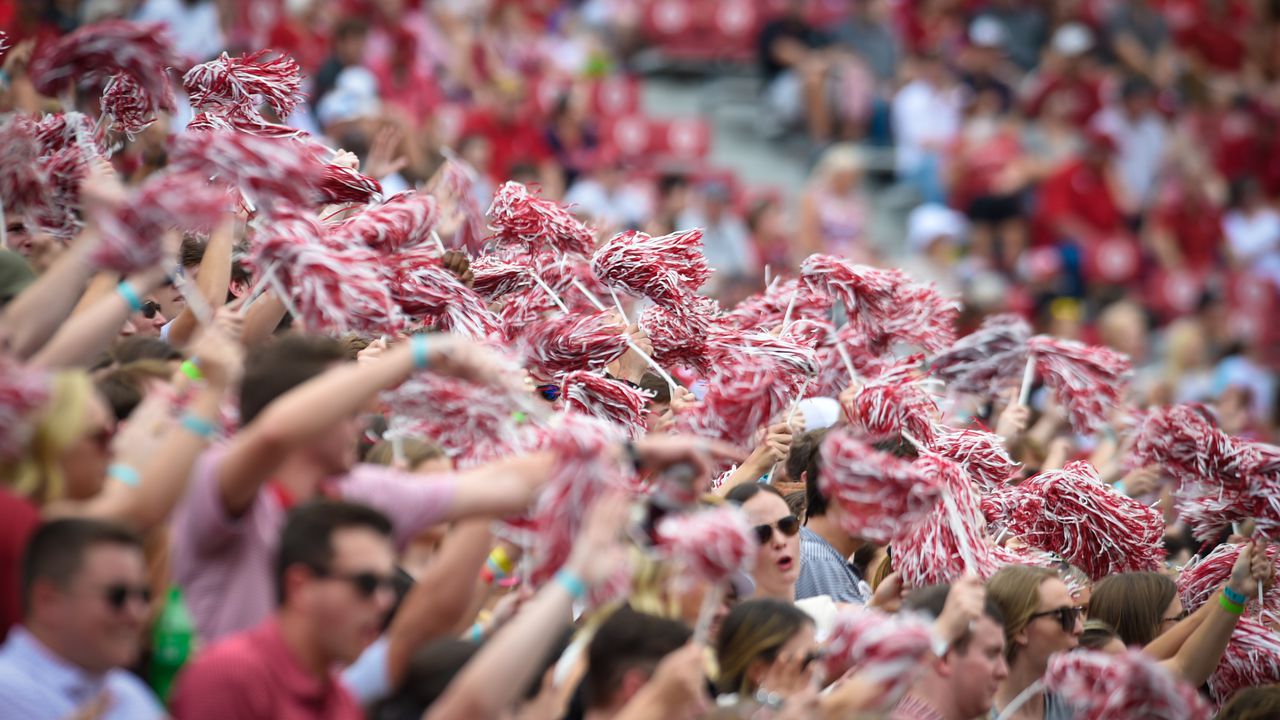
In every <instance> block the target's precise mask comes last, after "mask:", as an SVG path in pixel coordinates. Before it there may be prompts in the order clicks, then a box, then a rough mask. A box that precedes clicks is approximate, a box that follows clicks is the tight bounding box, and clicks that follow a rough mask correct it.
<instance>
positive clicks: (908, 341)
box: [859, 282, 960, 352]
mask: <svg viewBox="0 0 1280 720" xmlns="http://www.w3.org/2000/svg"><path fill="white" fill-rule="evenodd" d="M895 295H896V296H895V298H894V300H893V303H892V304H890V305H889V307H888V308H887V310H886V312H884V313H883V314H882V315H879V316H875V317H874V319H873V317H872V316H859V321H860V322H861V324H863V325H865V326H866V327H868V329H869V331H870V332H872V333H873V334H874V337H873V339H872V343H871V345H872V347H874V348H879V349H880V350H881V351H888V350H889V348H891V347H892V346H893V345H894V344H895V343H902V344H904V345H909V346H912V347H919V348H923V349H924V350H927V351H929V352H937V351H939V350H942V349H944V348H947V347H950V346H951V344H952V343H954V342H955V340H956V330H955V325H956V321H957V320H958V319H959V317H960V304H959V303H958V302H956V301H955V300H953V299H950V298H946V297H943V296H942V294H941V293H939V292H938V289H937V288H936V287H934V286H933V285H932V284H924V285H922V284H918V283H910V282H904V283H902V284H901V285H899V286H898V288H897V291H896V293H895Z"/></svg>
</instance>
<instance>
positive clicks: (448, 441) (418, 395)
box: [383, 372, 520, 458]
mask: <svg viewBox="0 0 1280 720" xmlns="http://www.w3.org/2000/svg"><path fill="white" fill-rule="evenodd" d="M383 399H384V400H385V401H386V403H387V406H388V410H389V411H390V415H391V421H390V427H389V428H388V430H387V437H388V439H393V438H397V437H402V438H421V439H424V440H428V441H430V442H433V443H435V444H437V445H439V446H440V447H442V448H444V451H445V452H446V453H447V454H448V455H449V456H450V457H453V458H466V457H468V456H470V455H471V454H473V453H475V452H477V451H479V450H480V448H483V447H487V446H492V445H495V444H497V445H503V446H516V445H518V444H519V442H520V436H519V433H518V432H517V429H516V427H515V425H514V423H513V422H512V412H513V410H514V407H513V406H512V402H511V398H509V397H507V396H504V395H502V394H500V393H495V392H493V388H491V387H483V386H480V385H475V384H473V383H468V382H463V381H461V380H454V379H453V378H447V377H443V376H441V375H436V374H434V373H429V372H423V373H417V374H415V375H414V376H413V377H412V378H410V379H409V380H406V381H405V382H404V383H403V384H401V385H400V387H398V388H396V389H395V390H393V391H391V392H389V393H386V394H384V395H383Z"/></svg>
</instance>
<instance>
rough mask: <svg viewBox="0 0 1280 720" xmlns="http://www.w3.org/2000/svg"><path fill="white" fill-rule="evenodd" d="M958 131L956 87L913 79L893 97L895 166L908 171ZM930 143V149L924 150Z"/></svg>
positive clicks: (958, 93)
mask: <svg viewBox="0 0 1280 720" xmlns="http://www.w3.org/2000/svg"><path fill="white" fill-rule="evenodd" d="M959 132H960V90H959V89H958V88H935V87H934V86H933V85H930V84H929V83H926V82H924V81H923V80H916V81H914V82H911V83H909V84H907V85H906V86H905V87H903V88H902V89H901V90H899V91H898V94H897V95H895V96H894V98H893V138H894V142H895V143H896V145H897V156H896V157H897V169H898V172H899V173H909V172H911V171H913V170H915V169H916V168H917V167H919V166H920V164H921V163H922V162H923V161H924V158H925V156H926V155H927V154H929V153H932V152H937V150H938V148H939V147H940V146H943V145H946V144H947V143H950V142H951V141H952V140H954V139H955V137H956V134H957V133H959ZM926 145H932V146H933V149H926V148H925V146H926Z"/></svg>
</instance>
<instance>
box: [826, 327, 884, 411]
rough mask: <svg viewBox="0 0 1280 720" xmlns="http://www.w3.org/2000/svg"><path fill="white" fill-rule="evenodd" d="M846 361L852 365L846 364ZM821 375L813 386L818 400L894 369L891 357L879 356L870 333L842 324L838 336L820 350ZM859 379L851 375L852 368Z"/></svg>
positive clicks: (837, 393)
mask: <svg viewBox="0 0 1280 720" xmlns="http://www.w3.org/2000/svg"><path fill="white" fill-rule="evenodd" d="M845 358H848V360H849V362H848V363H845ZM817 361H818V374H817V375H816V376H815V380H814V382H813V384H811V385H810V386H809V387H810V395H811V396H814V397H835V396H838V395H839V394H840V393H841V392H843V391H844V390H845V388H847V387H849V386H850V385H851V384H853V383H855V382H862V381H863V380H865V379H866V378H874V377H876V376H878V375H880V374H882V373H884V372H885V371H887V370H889V369H891V368H892V367H893V363H894V362H895V361H894V358H893V356H891V355H885V356H883V357H882V356H880V355H877V354H875V353H874V352H873V351H872V349H871V346H870V345H869V344H868V339H867V336H866V334H865V333H864V332H863V331H862V329H861V328H859V327H857V326H855V325H842V326H841V327H840V329H839V330H837V331H836V334H835V337H834V338H833V339H831V340H830V342H829V344H825V345H823V346H820V347H819V348H818V352H817ZM850 365H852V367H853V372H854V373H856V374H857V376H856V377H855V376H853V375H850V373H849V366H850Z"/></svg>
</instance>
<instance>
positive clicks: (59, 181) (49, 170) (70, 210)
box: [29, 143, 89, 238]
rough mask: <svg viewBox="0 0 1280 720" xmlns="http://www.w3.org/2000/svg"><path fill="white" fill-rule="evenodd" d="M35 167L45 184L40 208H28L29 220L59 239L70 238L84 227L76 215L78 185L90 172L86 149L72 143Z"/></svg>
mask: <svg viewBox="0 0 1280 720" xmlns="http://www.w3.org/2000/svg"><path fill="white" fill-rule="evenodd" d="M37 167H38V172H39V174H40V175H41V176H42V177H43V178H44V179H45V183H46V184H45V188H44V194H43V196H42V197H41V198H40V202H39V204H38V205H35V206H32V207H30V208H29V213H30V217H31V219H32V220H34V221H35V224H36V226H37V227H39V228H40V229H41V230H43V231H45V232H47V233H49V234H51V235H54V236H56V237H59V238H70V237H72V236H73V235H75V234H76V233H77V232H79V230H80V228H81V227H82V226H83V223H82V222H81V220H80V217H79V215H78V213H77V211H78V210H79V209H80V183H81V182H82V181H83V180H84V177H85V175H86V174H87V173H88V172H89V159H88V158H87V157H86V156H85V149H84V148H83V147H81V146H80V145H79V144H77V143H71V144H69V145H67V146H66V147H63V148H62V149H60V150H58V151H56V152H54V153H52V154H50V155H45V156H44V157H41V158H40V159H39V160H38V161H37Z"/></svg>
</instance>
